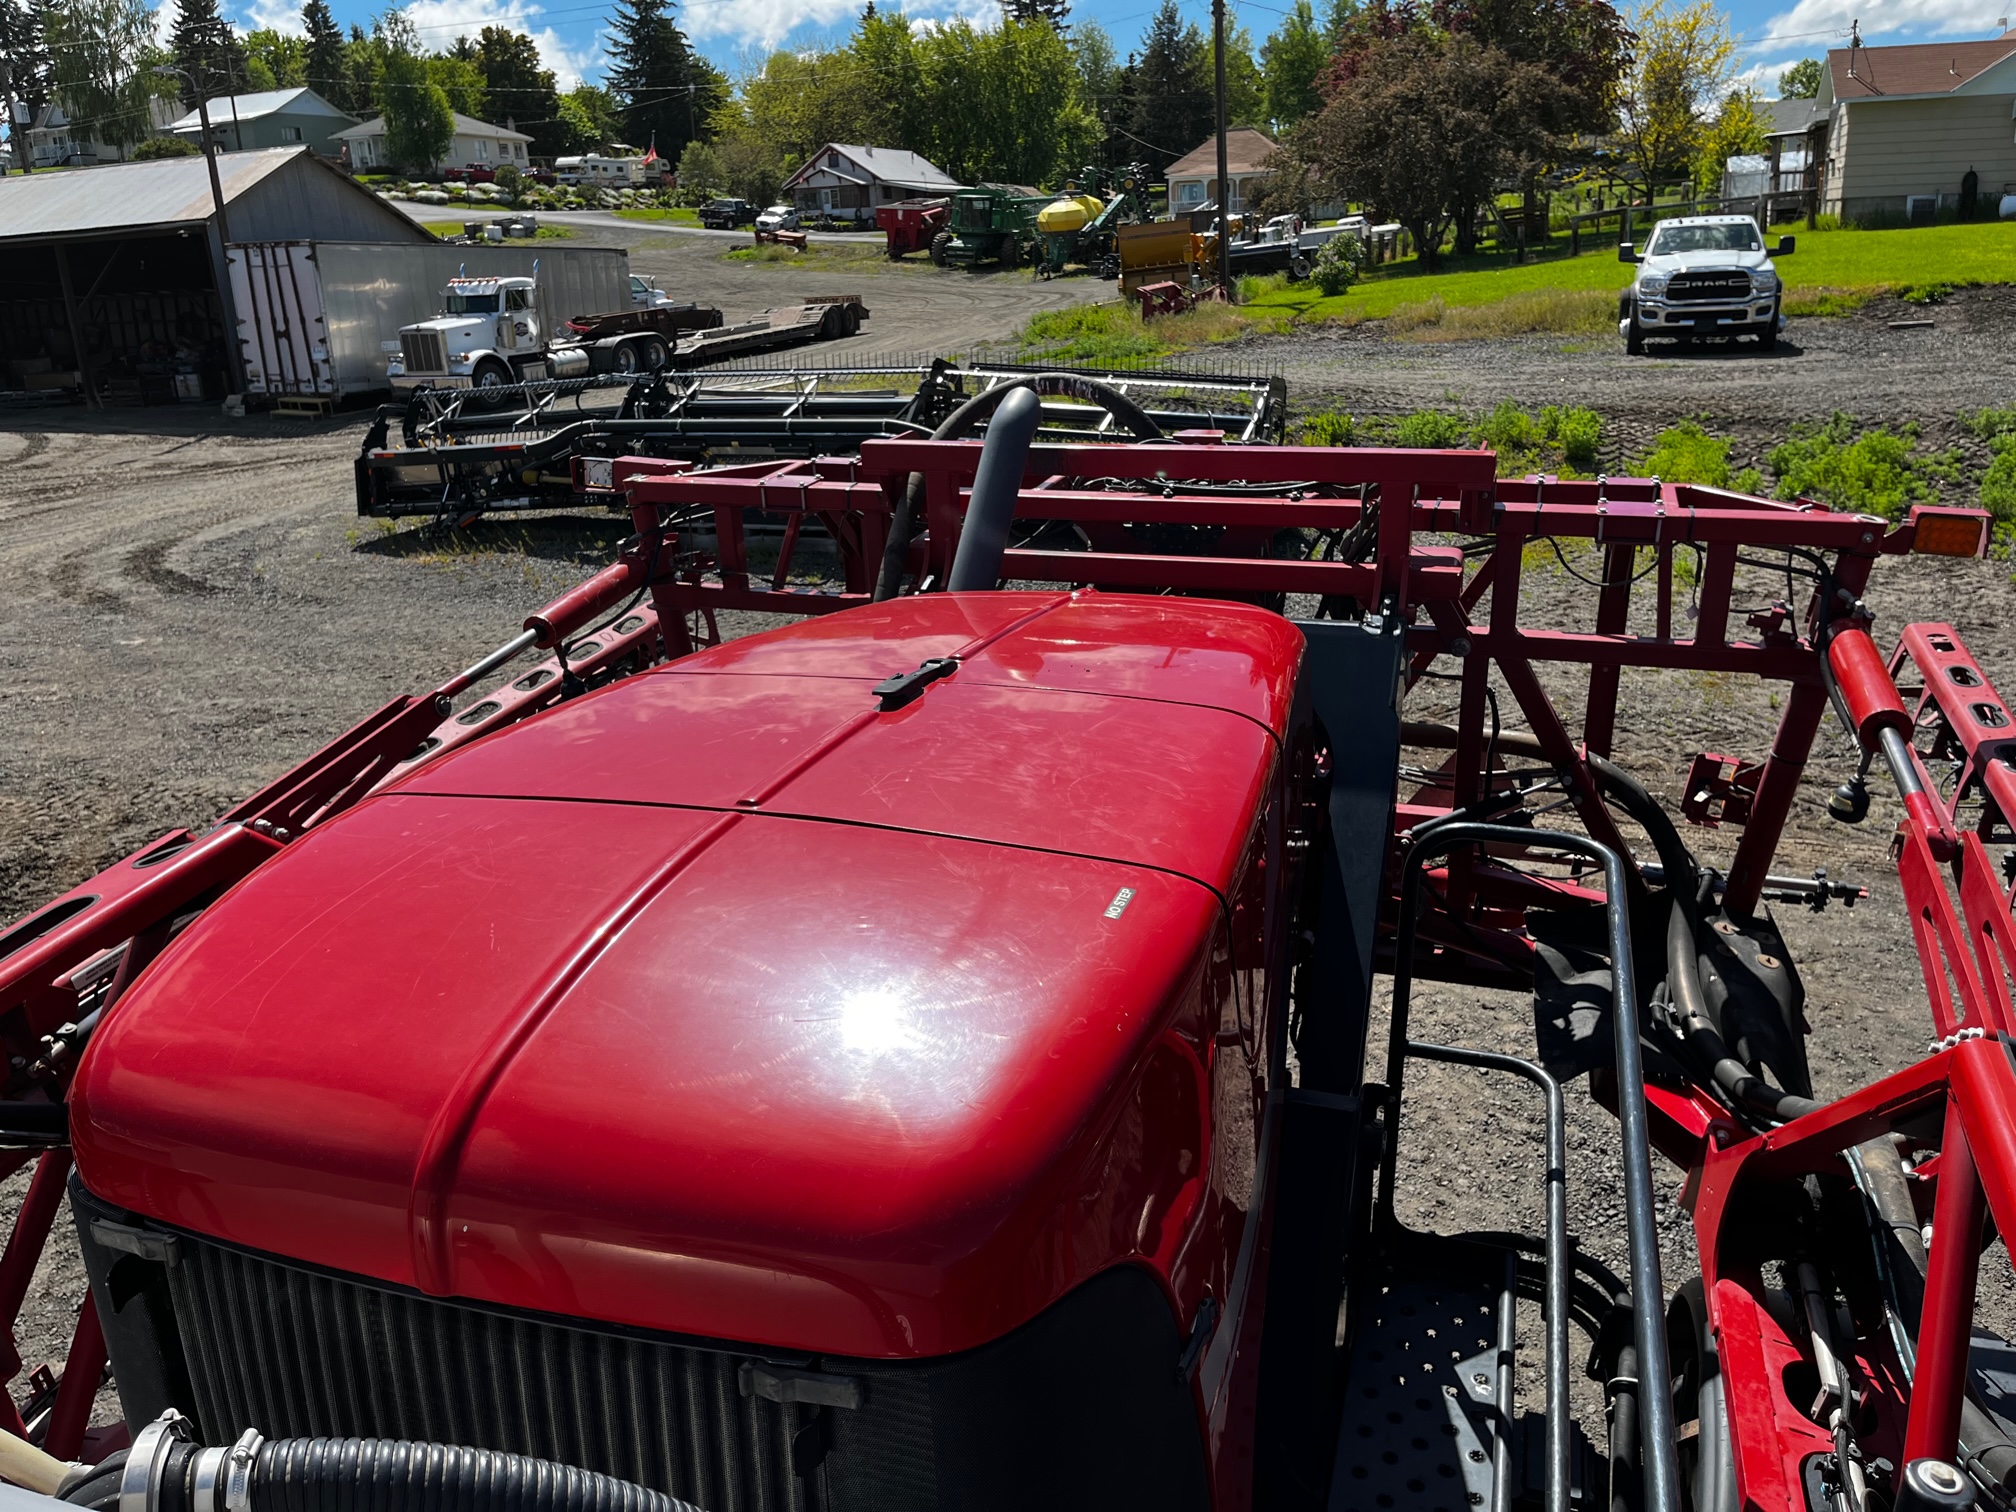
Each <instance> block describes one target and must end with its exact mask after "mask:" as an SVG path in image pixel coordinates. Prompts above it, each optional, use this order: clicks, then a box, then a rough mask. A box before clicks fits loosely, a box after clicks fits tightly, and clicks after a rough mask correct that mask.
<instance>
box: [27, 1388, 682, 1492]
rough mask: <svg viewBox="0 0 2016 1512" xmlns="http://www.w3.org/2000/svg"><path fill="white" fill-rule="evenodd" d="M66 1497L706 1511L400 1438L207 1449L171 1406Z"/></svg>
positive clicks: (80, 1477)
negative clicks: (124, 1449) (169, 1409)
mask: <svg viewBox="0 0 2016 1512" xmlns="http://www.w3.org/2000/svg"><path fill="white" fill-rule="evenodd" d="M56 1494H57V1498H58V1500H59V1501H62V1502H67V1503H69V1504H70V1505H72V1506H78V1507H89V1508H93V1509H94V1512H115V1509H116V1512H354V1509H357V1508H364V1507H368V1508H371V1509H373V1512H699V1509H698V1508H696V1507H694V1506H693V1505H692V1504H691V1503H688V1502H683V1501H679V1500H676V1499H675V1498H673V1497H670V1496H666V1495H665V1494H664V1493H663V1492H659V1491H652V1490H649V1489H647V1488H646V1487H643V1486H639V1485H636V1484H635V1483H633V1482H631V1481H625V1480H617V1479H616V1478H615V1477H613V1476H608V1475H597V1474H595V1473H594V1472H593V1471H589V1470H580V1469H576V1468H575V1467H574V1466H572V1465H560V1464H555V1463H554V1462H553V1461H551V1460H542V1459H533V1458H531V1457H529V1456H527V1455H523V1454H505V1453H503V1452H501V1451H499V1450H495V1449H472V1448H468V1447H466V1446H462V1445H454V1444H416V1443H408V1442H405V1441H403V1440H397V1439H333V1438H309V1439H266V1438H263V1437H261V1435H260V1434H259V1433H258V1432H257V1431H251V1432H247V1433H246V1434H245V1435H244V1437H242V1438H240V1439H239V1440H238V1442H237V1443H235V1444H233V1445H232V1446H231V1447H230V1448H228V1449H217V1448H205V1447H203V1446H202V1445H200V1444H197V1443H196V1442H195V1441H194V1439H193V1437H192V1430H191V1425H190V1423H189V1420H188V1419H187V1418H185V1417H183V1416H182V1415H181V1414H180V1413H176V1412H168V1413H164V1414H163V1415H162V1416H161V1417H159V1418H157V1419H156V1420H155V1421H154V1422H152V1423H149V1424H148V1425H147V1426H146V1427H145V1428H143V1429H141V1430H140V1432H139V1434H138V1435H137V1436H136V1437H135V1438H134V1440H133V1447H132V1449H131V1450H128V1451H122V1452H120V1453H117V1454H114V1455H111V1456H110V1457H108V1458H107V1459H106V1460H105V1461H104V1462H103V1463H101V1464H97V1465H91V1466H81V1467H79V1468H78V1469H77V1470H75V1471H73V1472H72V1473H71V1475H70V1476H69V1477H68V1478H67V1479H66V1480H65V1481H64V1483H63V1485H62V1486H61V1487H59V1488H58V1490H57V1493H56Z"/></svg>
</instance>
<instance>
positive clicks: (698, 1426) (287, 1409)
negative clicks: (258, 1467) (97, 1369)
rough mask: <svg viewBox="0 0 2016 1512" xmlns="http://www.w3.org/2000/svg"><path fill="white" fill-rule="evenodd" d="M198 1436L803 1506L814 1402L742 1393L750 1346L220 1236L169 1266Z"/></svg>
mask: <svg viewBox="0 0 2016 1512" xmlns="http://www.w3.org/2000/svg"><path fill="white" fill-rule="evenodd" d="M168 1277H169V1285H170V1288H171V1290H172V1293H173V1296H174V1303H175V1314H176V1323H177V1326H178V1328H179V1331H180V1333H181V1335H182V1343H183V1348H184V1351H185V1353H186V1355H187V1357H188V1362H189V1373H190V1377H191V1382H192V1385H193V1387H194V1390H195V1394H196V1407H197V1416H198V1418H199V1420H200V1422H201V1425H202V1428H203V1430H204V1442H206V1443H211V1444H223V1443H229V1442H230V1441H231V1440H232V1439H233V1438H235V1437H236V1436H237V1435H238V1434H240V1433H242V1432H243V1431H244V1430H245V1429H247V1428H258V1429H259V1430H260V1431H261V1432H262V1433H264V1434H265V1435H266V1436H267V1437H269V1438H276V1437H283V1436H285V1437H308V1436H313V1435H330V1436H338V1437H351V1436H356V1437H377V1438H408V1439H421V1440H428V1441H433V1442H439V1443H449V1444H472V1445H475V1446H477V1447H479V1448H486V1449H504V1450H510V1451H513V1452H516V1453H519V1454H532V1455H537V1456H540V1457H542V1458H545V1459H552V1460H558V1461H560V1462H561V1463H563V1464H569V1465H578V1466H580V1467H582V1468H584V1469H589V1470H600V1471H602V1472H604V1473H605V1474H608V1475H615V1476H620V1477H622V1478H623V1479H625V1480H632V1481H636V1482H639V1483H640V1484H642V1485H646V1486H651V1487H654V1488H656V1489H658V1490H660V1491H664V1492H667V1493H669V1494H671V1495H673V1496H677V1497H681V1498H684V1499H685V1500H687V1501H691V1502H694V1503H696V1504H698V1505H699V1506H702V1507H705V1508H707V1509H708V1512H807V1509H808V1508H809V1506H810V1503H809V1502H808V1500H807V1492H806V1490H805V1483H803V1482H800V1481H799V1480H798V1479H797V1478H796V1477H795V1476H794V1475H793V1473H792V1454H791V1449H792V1441H793V1439H794V1437H795V1436H796V1435H797V1434H798V1433H799V1431H800V1430H801V1429H803V1428H805V1427H806V1425H807V1424H809V1423H811V1421H812V1419H813V1416H814V1414H815V1412H816V1410H817V1409H815V1408H810V1407H806V1406H803V1405H790V1406H786V1405H782V1404H779V1403H776V1402H769V1401H764V1400H762V1399H760V1398H752V1397H744V1396H743V1395H742V1394H741V1392H740V1389H739V1386H738V1383H737V1367H738V1366H739V1364H740V1363H741V1358H742V1357H740V1356H737V1355H734V1354H725V1353H720V1352H716V1351H713V1350H707V1349H694V1348H688V1347H684V1346H681V1345H677V1344H671V1343H666V1342H662V1341H659V1340H655V1339H639V1338H632V1337H628V1336H624V1335H620V1334H606V1333H595V1332H590V1331H588V1330H585V1329H579V1328H570V1327H565V1326H563V1325H560V1324H555V1323H549V1322H546V1321H544V1320H542V1319H536V1318H527V1317H523V1316H518V1315H512V1314H501V1313H491V1312H484V1311H481V1310H479V1309H476V1308H471V1307H464V1306H459V1305H456V1304H454V1303H449V1302H442V1301H437V1300H435V1299H433V1298H428V1297H417V1296H413V1295H411V1294H409V1293H405V1292H394V1291H387V1290H383V1289H381V1288H378V1287H375V1286H368V1285H364V1284H361V1283H359V1282H356V1281H353V1280H350V1279H348V1278H342V1277H335V1276H329V1275H323V1274H319V1273H311V1272H307V1271H302V1270H296V1269H295V1268H293V1267H291V1266H287V1265H282V1264H279V1263H277V1262H275V1261H272V1260H267V1259H264V1258H261V1257H258V1256H254V1255H247V1254H244V1253H242V1252H240V1251H237V1250H230V1249H226V1248H224V1247H222V1246H220V1245H215V1244H208V1243H203V1242H200V1241H198V1242H194V1243H188V1244H186V1247H185V1248H184V1250H183V1251H182V1258H181V1260H180V1263H178V1264H176V1265H174V1266H172V1267H170V1268H169V1270H168Z"/></svg>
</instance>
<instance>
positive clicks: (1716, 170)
mask: <svg viewBox="0 0 2016 1512" xmlns="http://www.w3.org/2000/svg"><path fill="white" fill-rule="evenodd" d="M1768 130H1770V127H1769V125H1768V124H1767V122H1766V117H1765V114H1764V102H1763V101H1762V100H1761V99H1759V98H1758V97H1757V95H1756V94H1755V93H1754V92H1752V91H1750V90H1747V89H1736V90H1731V91H1730V92H1729V93H1728V94H1727V95H1725V96H1723V99H1722V105H1721V108H1720V109H1719V110H1717V111H1716V112H1715V119H1714V121H1713V122H1712V123H1711V124H1710V125H1709V126H1708V127H1707V128H1706V129H1705V130H1704V131H1703V132H1702V134H1701V150H1700V152H1699V153H1697V154H1696V155H1695V158H1694V191H1695V193H1697V194H1703V195H1716V194H1720V193H1721V192H1722V172H1723V169H1724V167H1725V166H1726V165H1727V164H1728V162H1729V159H1731V158H1732V157H1738V156H1741V155H1743V154H1746V153H1748V154H1759V153H1762V152H1763V151H1764V150H1765V147H1766V145H1767V144H1766V142H1765V140H1764V133H1765V132H1767V131H1768Z"/></svg>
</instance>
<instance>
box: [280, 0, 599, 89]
mask: <svg viewBox="0 0 2016 1512" xmlns="http://www.w3.org/2000/svg"><path fill="white" fill-rule="evenodd" d="M253 3H254V4H259V3H267V4H270V3H272V0H253ZM540 9H541V8H540V7H539V6H536V5H528V4H526V3H525V0H413V3H412V4H410V5H408V6H406V7H405V11H406V15H407V18H408V19H409V20H411V21H412V23H413V25H414V27H415V28H417V29H418V31H419V33H420V40H421V41H422V42H423V43H424V44H426V46H427V47H428V48H429V49H430V50H439V49H446V48H448V47H450V46H452V45H453V44H454V41H455V39H456V38H457V37H474V36H475V35H476V34H477V33H478V32H480V31H482V30H483V28H484V27H486V26H508V27H510V28H511V29H512V30H513V31H522V32H526V33H529V34H530V36H531V38H532V40H533V41H534V42H536V43H537V44H538V45H539V56H540V58H541V59H542V60H544V62H545V64H546V66H547V67H548V68H550V69H552V70H553V74H554V77H555V79H556V80H557V81H558V82H559V85H560V88H561V89H562V90H568V89H572V88H573V87H574V86H575V85H576V84H579V83H580V82H581V80H582V78H583V76H584V75H585V74H586V73H587V72H588V71H589V70H590V69H595V70H598V71H599V70H600V68H601V66H602V57H601V49H600V48H599V47H591V48H582V47H575V46H571V45H569V44H568V43H566V42H563V41H562V40H561V38H560V34H559V33H558V32H556V31H555V30H554V29H553V28H552V27H550V26H539V25H538V24H537V18H538V16H539V14H540Z"/></svg>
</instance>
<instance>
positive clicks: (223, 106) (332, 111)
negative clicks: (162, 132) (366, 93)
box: [168, 86, 357, 131]
mask: <svg viewBox="0 0 2016 1512" xmlns="http://www.w3.org/2000/svg"><path fill="white" fill-rule="evenodd" d="M204 103H205V105H206V106H207V107H208V109H209V111H210V129H211V130H212V131H215V130H216V129H217V128H218V127H219V126H228V125H230V124H231V123H232V122H233V121H237V122H241V123H242V122H245V121H256V120H258V119H259V118H260V117H261V116H269V115H278V114H279V113H281V112H282V111H285V112H287V113H289V114H291V115H320V116H336V117H339V118H340V119H342V120H345V121H354V120H356V119H357V117H355V116H353V115H351V114H350V113H349V112H348V111H344V110H338V109H337V108H336V107H335V106H334V105H331V104H330V103H329V102H328V101H327V100H325V99H323V98H322V96H320V95H318V94H317V93H315V91H314V90H312V89H309V88H306V87H305V86H300V87H296V88H294V89H260V90H255V91H254V92H253V93H251V94H241V95H219V96H217V98H216V99H214V100H207V101H205V102H204ZM168 129H169V130H170V131H201V130H202V129H203V117H202V114H201V112H199V111H194V110H192V111H190V112H189V114H187V115H185V116H183V117H182V118H181V119H180V120H179V121H175V122H172V123H171V124H170V125H169V127H168Z"/></svg>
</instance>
